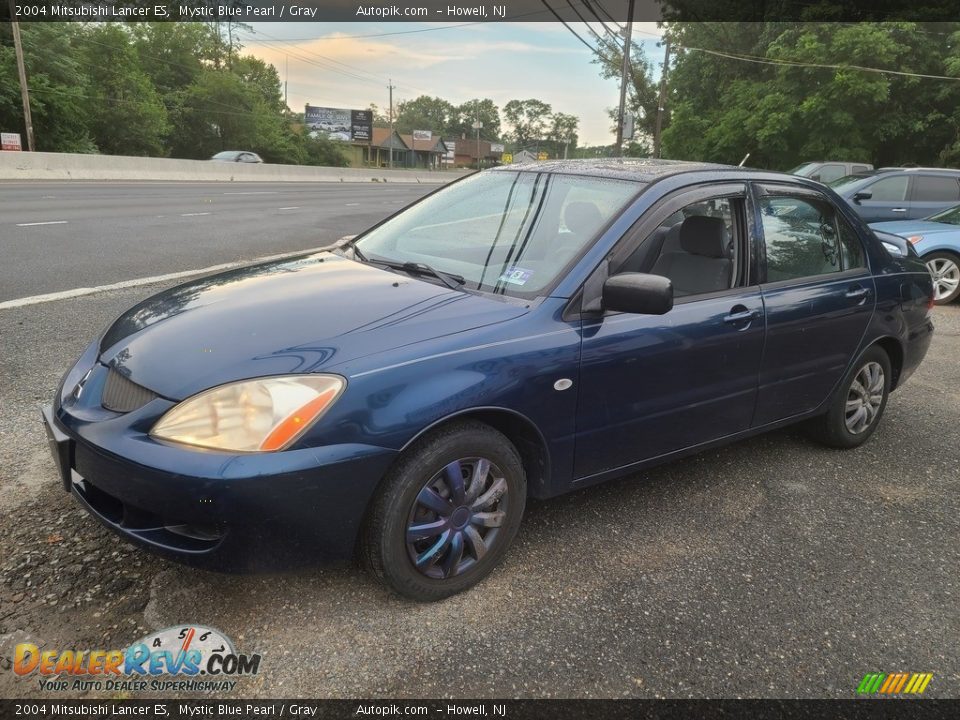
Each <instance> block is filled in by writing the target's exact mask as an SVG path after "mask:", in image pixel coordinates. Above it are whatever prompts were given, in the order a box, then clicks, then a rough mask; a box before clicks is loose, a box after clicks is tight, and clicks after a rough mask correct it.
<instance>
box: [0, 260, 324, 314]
mask: <svg viewBox="0 0 960 720" xmlns="http://www.w3.org/2000/svg"><path fill="white" fill-rule="evenodd" d="M330 247H333V246H332V245H330V244H327V245H321V246H320V247H315V248H306V249H304V250H295V251H293V252H286V253H279V254H278V255H265V256H263V257H258V258H252V259H250V260H238V261H236V262H228V263H221V264H219V265H211V266H210V267H205V268H199V269H196V270H182V271H180V272H173V273H167V274H165V275H154V276H152V277H144V278H136V279H134V280H122V281H121V282H116V283H111V284H109V285H98V286H96V287H86V288H74V289H73V290H61V291H60V292H52V293H45V294H43V295H32V296H30V297H23V298H17V299H16V300H5V301H3V302H0V310H10V309H13V308H20V307H24V306H27V305H39V304H40V303H47V302H54V301H55V300H69V299H70V298H75V297H81V296H83V295H95V294H97V293H102V292H109V291H110V290H126V289H127V288H135V287H140V286H141V285H153V284H155V283H161V282H167V281H168V280H179V279H181V278H188V277H192V276H194V275H206V274H208V273H214V272H221V271H223V270H232V269H234V268H238V267H243V266H244V265H254V264H256V263H264V262H272V261H274V260H284V259H286V258H291V257H296V256H297V255H306V254H309V253H313V252H318V251H320V250H323V249H326V248H330Z"/></svg>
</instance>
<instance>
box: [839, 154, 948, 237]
mask: <svg viewBox="0 0 960 720" xmlns="http://www.w3.org/2000/svg"><path fill="white" fill-rule="evenodd" d="M831 187H832V189H833V190H834V192H836V193H837V194H838V195H840V197H842V198H843V199H844V200H846V201H847V202H848V203H850V206H851V207H852V208H853V209H854V210H855V211H856V212H857V214H858V215H860V217H862V218H863V219H864V221H865V222H868V223H875V222H889V221H892V220H915V219H918V218H924V217H927V216H928V215H932V214H933V213H935V212H938V211H940V210H946V209H947V208H949V207H952V206H954V205H956V204H957V203H958V202H960V170H950V169H944V168H919V167H918V168H913V167H911V168H881V169H880V170H877V171H876V172H875V173H873V174H872V175H869V176H867V177H858V176H854V177H851V178H850V179H848V180H847V181H845V182H838V183H834V184H832V185H831Z"/></svg>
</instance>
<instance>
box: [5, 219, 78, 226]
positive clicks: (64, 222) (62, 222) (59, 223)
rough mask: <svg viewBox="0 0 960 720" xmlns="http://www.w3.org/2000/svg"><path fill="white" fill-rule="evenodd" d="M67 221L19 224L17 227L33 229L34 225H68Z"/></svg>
mask: <svg viewBox="0 0 960 720" xmlns="http://www.w3.org/2000/svg"><path fill="white" fill-rule="evenodd" d="M66 224H67V221H66V220H48V221H47V222H32V223H17V227H32V226H34V225H66Z"/></svg>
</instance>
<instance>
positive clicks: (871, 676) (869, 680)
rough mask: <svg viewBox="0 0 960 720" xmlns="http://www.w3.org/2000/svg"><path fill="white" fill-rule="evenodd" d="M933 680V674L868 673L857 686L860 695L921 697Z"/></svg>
mask: <svg viewBox="0 0 960 720" xmlns="http://www.w3.org/2000/svg"><path fill="white" fill-rule="evenodd" d="M932 679H933V673H889V674H887V673H867V674H866V675H864V676H863V679H862V680H861V681H860V684H859V685H858V686H857V694H858V695H872V694H874V693H880V694H882V695H898V694H900V693H904V694H908V695H920V694H922V693H923V691H924V690H926V689H927V685H929V684H930V681H931V680H932Z"/></svg>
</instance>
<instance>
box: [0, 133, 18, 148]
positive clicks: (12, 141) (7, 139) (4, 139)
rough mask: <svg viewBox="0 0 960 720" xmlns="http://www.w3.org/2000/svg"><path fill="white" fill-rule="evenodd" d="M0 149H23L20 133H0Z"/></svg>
mask: <svg viewBox="0 0 960 720" xmlns="http://www.w3.org/2000/svg"><path fill="white" fill-rule="evenodd" d="M0 150H23V146H22V145H21V144H20V133H0Z"/></svg>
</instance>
